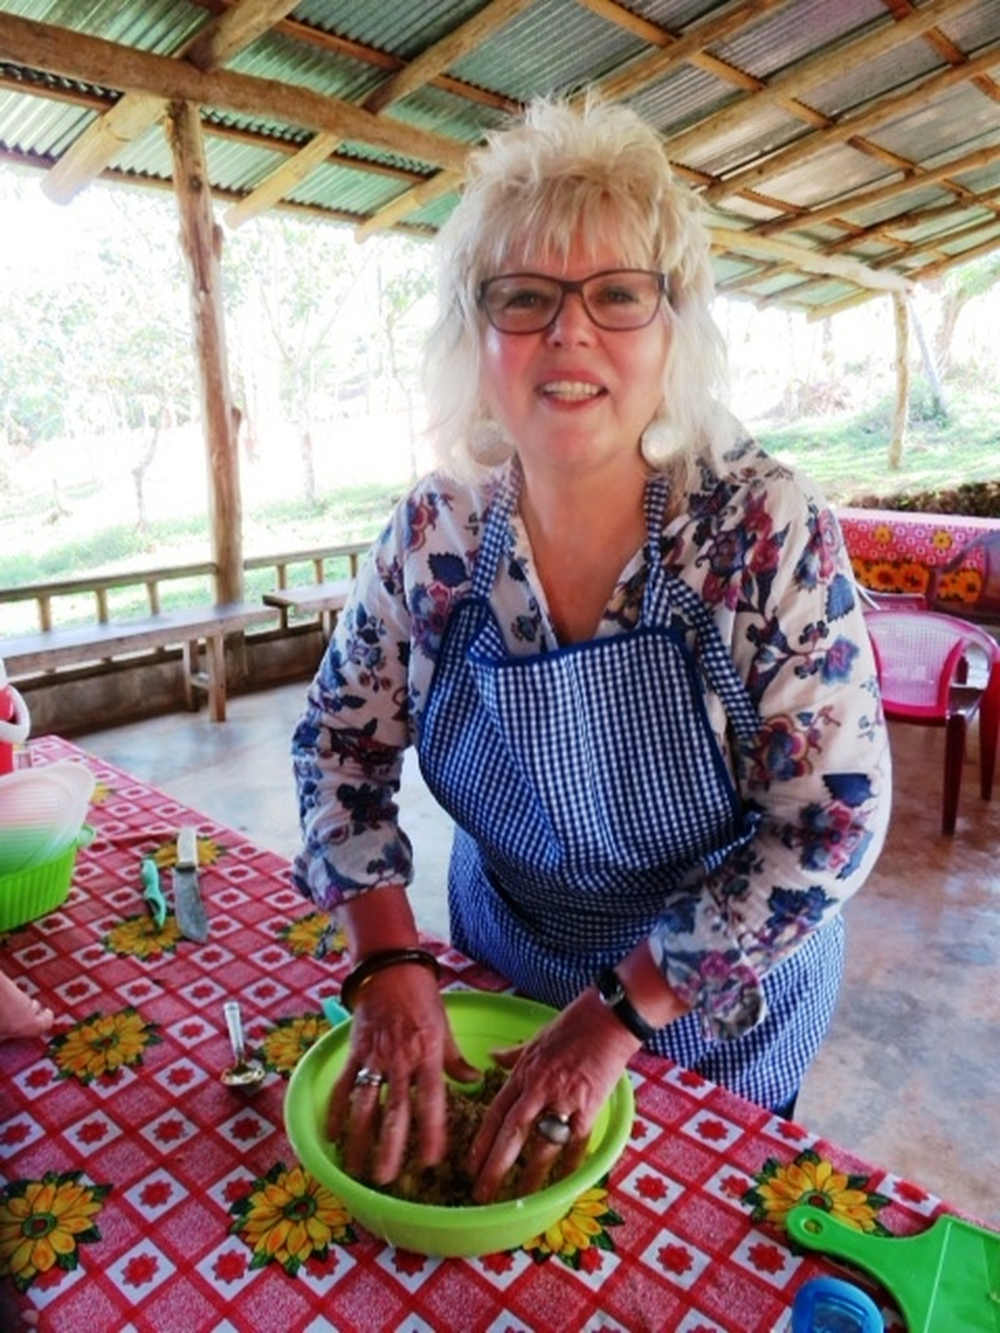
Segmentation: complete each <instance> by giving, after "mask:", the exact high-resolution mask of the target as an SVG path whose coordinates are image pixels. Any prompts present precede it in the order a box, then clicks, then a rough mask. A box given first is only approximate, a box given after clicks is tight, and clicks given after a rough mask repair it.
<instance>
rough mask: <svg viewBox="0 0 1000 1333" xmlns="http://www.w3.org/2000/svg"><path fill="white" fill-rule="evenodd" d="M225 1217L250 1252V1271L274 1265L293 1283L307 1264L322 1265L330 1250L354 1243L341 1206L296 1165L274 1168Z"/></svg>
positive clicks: (330, 1193) (233, 1231) (277, 1164)
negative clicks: (231, 1219) (313, 1261)
mask: <svg viewBox="0 0 1000 1333" xmlns="http://www.w3.org/2000/svg"><path fill="white" fill-rule="evenodd" d="M229 1211H230V1212H231V1213H232V1214H233V1216H234V1218H235V1221H234V1222H233V1223H232V1224H231V1226H230V1228H229V1230H230V1231H231V1232H232V1233H233V1234H234V1235H237V1236H239V1237H240V1238H241V1239H242V1240H243V1241H244V1242H245V1244H247V1245H248V1246H249V1247H250V1249H251V1251H252V1252H253V1259H252V1260H251V1262H250V1267H251V1268H263V1267H264V1265H265V1264H269V1263H271V1262H272V1261H273V1262H275V1263H278V1264H280V1265H281V1266H282V1268H283V1269H284V1270H285V1272H286V1273H288V1274H290V1276H292V1277H294V1276H295V1274H296V1273H297V1272H298V1271H299V1269H300V1268H301V1267H302V1265H303V1264H304V1263H306V1262H307V1261H308V1260H310V1259H319V1260H323V1259H325V1258H326V1256H327V1253H328V1251H329V1248H330V1246H331V1245H350V1244H352V1243H353V1242H354V1241H355V1240H356V1239H357V1236H356V1235H355V1233H354V1228H353V1227H352V1226H351V1219H350V1216H349V1214H348V1212H347V1209H346V1208H345V1207H344V1205H343V1204H342V1203H341V1202H340V1200H339V1199H338V1198H337V1196H336V1195H335V1194H333V1193H332V1192H331V1191H330V1190H328V1189H327V1188H326V1186H325V1185H321V1184H320V1183H319V1181H318V1180H316V1178H315V1177H314V1176H311V1175H310V1174H309V1172H308V1171H306V1170H304V1169H303V1168H302V1167H301V1166H299V1165H298V1163H296V1164H295V1165H294V1166H293V1167H291V1168H289V1169H288V1170H286V1169H285V1164H284V1162H275V1164H274V1166H272V1167H271V1169H270V1171H268V1173H267V1175H266V1176H262V1177H261V1178H259V1179H257V1180H254V1181H253V1183H252V1184H251V1186H250V1190H249V1192H248V1193H247V1194H245V1195H243V1197H242V1198H240V1199H237V1200H236V1201H235V1203H233V1204H231V1205H230V1209H229Z"/></svg>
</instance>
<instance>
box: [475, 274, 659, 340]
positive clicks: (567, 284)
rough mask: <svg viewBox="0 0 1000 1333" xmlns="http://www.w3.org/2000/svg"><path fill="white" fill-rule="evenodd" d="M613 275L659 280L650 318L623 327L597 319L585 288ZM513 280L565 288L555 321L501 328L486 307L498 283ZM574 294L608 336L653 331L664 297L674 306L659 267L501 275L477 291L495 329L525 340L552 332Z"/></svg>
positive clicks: (481, 304)
mask: <svg viewBox="0 0 1000 1333" xmlns="http://www.w3.org/2000/svg"><path fill="white" fill-rule="evenodd" d="M612 273H642V274H645V276H646V277H648V278H656V280H657V287H658V289H659V294H658V297H657V301H656V304H655V305H654V306H653V309H652V312H651V313H650V316H649V319H644V320H643V322H642V323H641V324H626V325H619V324H603V323H602V322H601V321H600V320H599V319H597V318H596V317H595V315H594V312H593V311H592V310H591V308H590V306H589V305H588V303H587V298H586V297H585V296H584V294H583V289H584V287H586V286H587V285H588V283H591V282H593V281H594V279H595V278H607V277H610V275H611V274H612ZM510 278H540V279H541V281H542V282H554V283H557V284H558V285H559V287H561V288H562V293H561V295H560V297H559V304H558V305H557V306H556V308H555V310H554V311H553V313H552V318H551V319H549V320H548V321H547V322H546V323H544V324H542V325H541V327H540V328H537V329H504V328H501V327H500V325H499V324H497V323H496V321H495V320H494V319H493V317H492V315H491V314H490V309H489V306H488V305H487V304H486V292H487V290H488V289H489V288H490V287H491V286H492V284H493V283H494V282H503V281H504V280H509V279H510ZM570 292H577V293H578V294H579V297H580V301H581V302H582V304H583V308H584V310H585V311H586V312H587V318H588V319H589V320H590V321H591V323H592V324H595V325H596V326H597V327H598V328H599V329H604V331H605V332H606V333H634V332H635V331H636V329H646V328H649V326H650V324H652V322H653V320H654V319H655V318H656V313H657V311H658V310H659V309H660V303H661V301H662V300H663V298H664V296H666V298H667V304H668V305H669V304H670V294H669V290H668V286H667V275H666V274H665V273H663V272H661V271H660V270H659V269H655V268H602V269H598V271H597V272H596V273H588V275H587V276H586V277H585V278H556V277H553V276H552V274H551V273H531V272H523V273H522V272H516V273H497V274H495V275H494V276H493V277H492V278H484V279H483V280H482V282H481V283H480V284H479V287H478V288H477V289H476V304H477V305H478V306H479V307H480V309H481V310H482V311H483V313H484V314H485V316H486V318H487V320H488V321H489V322H490V324H492V326H493V328H495V329H496V331H497V332H498V333H505V334H507V335H508V336H509V337H511V338H522V337H524V336H525V335H527V334H530V333H545V332H546V331H547V330H548V329H551V327H552V325H553V324H554V323H555V322H556V320H557V319H558V318H559V316H560V315H561V314H562V308H563V306H564V305H565V304H566V297H567V296H568V295H569V293H570Z"/></svg>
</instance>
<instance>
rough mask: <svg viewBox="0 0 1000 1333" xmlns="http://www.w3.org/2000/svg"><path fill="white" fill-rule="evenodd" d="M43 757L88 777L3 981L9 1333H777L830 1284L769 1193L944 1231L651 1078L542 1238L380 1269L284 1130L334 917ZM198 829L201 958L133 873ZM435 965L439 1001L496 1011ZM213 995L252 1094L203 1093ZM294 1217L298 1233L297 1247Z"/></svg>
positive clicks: (2, 1156)
mask: <svg viewBox="0 0 1000 1333" xmlns="http://www.w3.org/2000/svg"><path fill="white" fill-rule="evenodd" d="M31 757H32V761H33V763H35V764H42V763H48V762H51V761H53V760H56V759H62V758H66V757H73V758H77V759H79V760H80V761H81V762H83V763H85V764H87V765H88V766H89V767H90V768H91V769H92V770H93V772H94V774H95V775H96V777H97V788H96V791H95V795H94V801H93V805H92V808H91V812H90V815H89V817H88V818H89V822H90V823H91V824H92V825H93V827H94V828H95V830H96V837H95V840H94V841H93V843H92V844H91V845H90V846H89V847H87V848H85V849H83V850H82V851H81V852H80V854H79V859H78V862H77V868H76V873H75V876H74V881H73V887H72V890H71V892H70V895H69V897H68V899H67V901H66V903H65V904H64V905H63V906H62V907H61V908H60V909H59V910H58V911H55V912H53V913H52V914H51V915H50V916H48V917H45V918H44V919H42V920H39V921H36V922H33V923H31V924H30V925H27V926H25V927H22V928H21V929H19V930H16V931H13V932H11V933H10V934H8V935H7V936H6V937H4V938H3V940H2V941H0V959H2V964H3V966H4V967H5V968H6V969H7V970H8V972H9V973H10V975H12V976H13V977H14V978H15V979H16V980H18V981H19V983H20V984H21V985H23V986H25V987H26V988H27V989H29V990H30V991H32V992H34V993H36V994H37V995H38V996H39V997H40V998H41V999H43V1000H44V1001H45V1002H46V1003H47V1004H50V1005H52V1006H53V1007H54V1008H55V1010H56V1012H57V1014H58V1015H59V1020H58V1022H57V1027H56V1030H55V1033H54V1034H53V1035H52V1037H51V1038H50V1039H49V1040H48V1041H47V1042H45V1041H42V1040H36V1041H12V1042H6V1043H3V1044H0V1168H2V1170H3V1177H2V1179H0V1183H2V1186H3V1188H2V1189H0V1272H3V1271H5V1272H6V1278H5V1279H3V1280H0V1327H2V1328H4V1329H8V1328H11V1329H14V1328H20V1327H25V1328H27V1327H31V1328H42V1329H44V1330H46V1333H81V1330H87V1331H88V1333H105V1330H112V1329H115V1330H118V1329H129V1330H136V1333H163V1330H183V1333H202V1331H204V1333H208V1331H209V1330H212V1331H213V1333H222V1330H234V1329H235V1330H252V1333H300V1331H304V1330H310V1331H313V1330H319V1329H324V1330H335V1331H336V1330H339V1331H340V1333H354V1331H355V1330H357V1331H358V1333H362V1331H365V1333H367V1331H368V1330H372V1329H394V1330H401V1331H402V1330H406V1333H417V1330H427V1329H441V1330H448V1331H449V1333H454V1331H455V1330H462V1333H466V1331H471V1330H493V1329H504V1330H506V1329H511V1330H537V1331H538V1333H555V1331H556V1330H567V1329H571V1330H583V1329H586V1330H597V1329H610V1330H633V1329H657V1330H681V1331H682V1333H694V1331H695V1330H699V1333H711V1331H712V1330H714V1331H715V1333H720V1331H724V1333H755V1331H756V1333H765V1331H766V1333H772V1331H773V1330H776V1329H783V1328H786V1327H787V1323H788V1313H789V1309H790V1306H791V1302H792V1299H793V1297H794V1294H795V1292H796V1290H797V1289H798V1287H799V1286H800V1285H801V1284H802V1283H803V1282H804V1281H806V1280H807V1279H808V1278H810V1277H814V1276H816V1275H818V1274H821V1273H824V1272H832V1271H836V1270H835V1269H834V1268H833V1266H832V1265H830V1264H828V1263H827V1262H826V1261H824V1260H822V1259H820V1258H818V1257H815V1256H804V1255H802V1254H797V1253H793V1251H792V1250H791V1249H790V1248H789V1246H788V1244H787V1243H786V1241H785V1238H784V1232H783V1227H782V1225H781V1210H780V1208H778V1207H777V1206H776V1201H777V1199H778V1198H779V1192H780V1190H781V1189H784V1190H785V1194H784V1199H785V1202H786V1203H787V1202H788V1201H789V1196H790V1195H791V1196H796V1195H800V1194H801V1195H809V1196H810V1197H813V1198H820V1197H821V1198H825V1199H826V1200H827V1202H828V1205H829V1206H830V1207H831V1208H832V1209H833V1210H834V1211H839V1210H841V1209H842V1208H843V1207H844V1206H845V1205H846V1203H847V1200H848V1196H847V1191H848V1190H851V1191H858V1192H859V1193H858V1194H855V1195H854V1199H853V1206H854V1209H855V1215H856V1216H860V1217H861V1218H862V1219H863V1221H864V1224H865V1226H866V1227H869V1228H871V1229H873V1230H874V1229H879V1228H885V1229H886V1230H887V1231H888V1232H891V1233H896V1234H900V1235H904V1234H910V1233H915V1232H918V1231H921V1230H923V1229H925V1228H926V1227H928V1226H929V1225H930V1223H931V1221H932V1219H933V1218H934V1217H935V1216H936V1215H937V1214H938V1213H939V1212H941V1211H942V1209H943V1205H942V1204H941V1202H940V1201H939V1200H938V1199H937V1198H935V1197H933V1196H932V1195H931V1194H929V1193H928V1192H927V1191H925V1190H923V1189H921V1188H920V1187H919V1185H916V1184H914V1183H911V1182H909V1181H906V1180H902V1179H900V1178H899V1177H897V1176H894V1175H892V1174H890V1173H888V1172H886V1171H884V1170H881V1169H878V1168H876V1167H873V1166H871V1165H870V1164H868V1163H865V1162H862V1161H859V1160H858V1159H857V1158H856V1157H855V1156H854V1155H853V1154H852V1153H851V1152H850V1151H849V1150H846V1149H844V1148H840V1147H838V1146H836V1145H834V1144H832V1143H828V1142H825V1141H823V1140H821V1139H819V1138H817V1137H816V1136H815V1135H814V1134H812V1133H810V1132H809V1130H808V1129H807V1128H805V1127H803V1126H800V1125H795V1124H791V1123H789V1122H787V1121H784V1120H781V1119H779V1118H777V1117H775V1116H773V1115H771V1114H770V1113H769V1112H767V1111H764V1110H761V1109H760V1108H759V1107H756V1106H754V1105H752V1104H751V1103H749V1102H746V1101H744V1100H742V1099H741V1098H739V1097H736V1096H733V1095H732V1094H730V1093H728V1092H726V1091H724V1090H723V1089H721V1088H719V1087H717V1086H715V1085H713V1084H711V1083H708V1082H706V1081H705V1080H704V1079H702V1078H699V1077H698V1076H697V1075H695V1074H693V1073H691V1072H689V1071H687V1070H685V1069H683V1068H681V1067H678V1066H674V1065H671V1064H670V1062H669V1061H665V1060H658V1059H654V1058H652V1057H649V1056H646V1055H640V1056H638V1057H637V1058H636V1059H635V1060H634V1061H633V1063H632V1065H631V1066H630V1075H631V1078H632V1081H633V1084H634V1087H635V1094H636V1105H637V1116H636V1120H635V1123H634V1126H633V1129H632V1135H631V1140H630V1143H629V1144H628V1146H627V1147H626V1150H625V1152H624V1154H623V1156H622V1157H621V1159H620V1160H619V1162H618V1163H617V1165H616V1166H615V1168H614V1169H613V1171H612V1173H611V1176H610V1179H609V1180H605V1181H603V1182H601V1183H600V1185H599V1186H598V1187H596V1188H595V1189H593V1190H592V1191H590V1192H589V1193H588V1194H587V1195H585V1196H584V1197H583V1198H582V1199H581V1200H579V1201H578V1202H577V1204H576V1205H574V1210H572V1211H571V1213H570V1215H569V1216H568V1218H567V1219H565V1220H564V1222H563V1223H561V1224H559V1225H558V1226H557V1227H556V1228H554V1229H553V1231H552V1232H551V1233H548V1234H547V1235H546V1236H545V1237H538V1238H535V1240H533V1241H532V1242H530V1243H529V1244H528V1245H526V1246H525V1247H523V1248H521V1249H518V1250H515V1251H510V1252H505V1253H500V1254H493V1255H485V1256H483V1257H481V1258H478V1259H470V1260H457V1259H455V1260H437V1259H429V1258H426V1257H424V1256H421V1255H417V1254H411V1253H408V1252H404V1251H399V1250H395V1249H393V1248H392V1247H391V1246H387V1245H385V1244H383V1243H381V1242H380V1241H378V1240H376V1239H375V1238H373V1237H372V1236H370V1235H369V1234H367V1233H366V1232H364V1231H363V1229H362V1228H361V1227H359V1226H357V1225H356V1224H353V1223H352V1222H351V1219H350V1218H349V1217H348V1215H347V1213H346V1211H345V1210H344V1209H343V1207H342V1206H341V1205H340V1204H339V1201H338V1200H336V1199H334V1198H333V1196H332V1195H330V1194H328V1193H327V1192H325V1191H322V1190H318V1189H317V1186H316V1183H315V1182H314V1181H312V1180H311V1179H310V1178H309V1177H307V1176H305V1175H304V1173H303V1172H302V1171H301V1168H299V1167H298V1165H297V1163H296V1161H295V1159H294V1156H293V1154H292V1150H291V1147H290V1145H289V1142H288V1140H287V1138H286V1137H285V1134H284V1130H283V1127H282V1102H283V1096H284V1091H285V1086H286V1080H287V1077H288V1074H289V1072H290V1070H291V1068H292V1067H293V1065H294V1063H295V1061H296V1060H297V1059H298V1057H299V1056H300V1054H301V1053H302V1051H303V1050H305V1049H307V1048H308V1046H309V1045H310V1044H311V1042H312V1041H313V1040H314V1039H315V1038H316V1036H317V1035H318V1034H320V1033H321V1032H323V1031H324V1030H325V1028H326V1023H325V1020H324V1019H323V1018H322V1015H321V1013H320V1000H321V998H322V997H323V996H324V995H328V994H331V993H334V992H335V991H336V988H337V983H338V979H339V978H340V977H342V976H343V975H344V973H345V972H346V970H347V968H348V966H349V964H348V961H347V959H346V957H345V955H344V953H343V939H342V937H341V936H340V935H339V934H337V933H335V932H331V931H330V930H329V927H330V921H329V918H328V917H327V916H326V915H325V914H323V913H319V912H316V911H314V910H313V909H312V908H311V906H310V905H309V904H308V903H305V902H304V901H303V900H302V899H301V898H300V897H299V895H298V894H297V893H296V892H295V891H294V890H293V888H292V887H291V884H290V882H289V877H288V866H287V864H286V863H285V862H284V861H282V860H281V859H280V858H279V857H277V856H275V855H273V854H271V853H270V852H265V851H262V850H261V849H260V848H258V847H255V846H254V845H253V844H252V843H249V842H247V840H246V839H245V838H244V837H242V836H241V835H239V834H238V833H234V832H232V831H231V830H229V829H227V828H224V827H221V826H220V825H218V824H216V823H214V822H213V821H212V820H210V819H206V818H204V817H202V816H200V815H199V814H198V812H197V811H192V810H188V809H186V808H184V807H183V806H180V805H178V804H177V802H175V801H174V800H172V799H171V798H170V797H168V796H166V795H165V794H164V793H162V792H160V791H158V790H157V789H156V788H155V787H151V786H149V785H148V784H146V783H144V782H140V781H137V780H136V779H135V778H133V777H130V776H129V775H128V774H127V773H124V772H121V771H120V770H118V769H116V768H113V767H111V766H110V765H108V764H106V763H104V762H103V761H100V760H98V759H96V758H93V757H90V756H88V755H87V754H86V753H85V752H84V751H82V750H79V749H77V748H76V747H74V746H72V745H70V744H68V743H66V742H64V741H61V740H59V739H57V738H54V737H45V738H41V739H40V740H36V741H33V742H32V744H31ZM188 822H192V823H194V824H195V825H196V826H197V830H198V837H199V852H200V860H201V862H202V866H203V869H202V872H201V879H202V892H203V895H204V897H205V901H206V905H207V908H208V912H209V916H210V919H211V935H210V938H209V940H208V941H207V942H206V943H205V944H202V945H199V944H193V943H191V942H189V941H187V940H183V939H180V938H179V937H178V934H177V928H176V923H175V921H174V918H173V917H172V916H169V915H168V917H167V920H166V922H165V925H164V927H163V929H162V930H156V928H155V927H154V926H153V925H152V923H151V921H150V919H149V917H148V915H147V913H146V911H145V908H144V904H143V902H142V899H141V896H140V895H141V888H142V886H141V882H140V877H139V863H140V860H141V858H142V857H143V856H147V855H151V856H155V857H156V859H157V861H158V862H159V863H160V865H161V867H163V868H164V869H166V868H167V867H169V865H170V864H171V861H172V857H173V853H174V839H175V835H176V830H177V827H178V825H180V824H183V823H188ZM165 888H166V889H168V888H169V876H167V877H166V879H165ZM427 943H428V945H429V947H431V948H432V949H433V950H434V952H435V953H436V954H437V956H438V958H439V959H440V962H441V965H442V970H443V977H444V982H443V984H444V985H446V986H448V987H479V988H484V989H488V990H494V991H495V990H500V989H505V983H504V982H503V980H502V979H501V978H500V977H498V976H496V975H495V974H493V973H491V972H489V971H487V970H486V969H484V968H482V967H480V966H479V965H478V964H475V963H473V962H471V961H470V960H469V959H468V958H466V957H464V956H463V955H462V954H460V953H458V952H457V951H456V950H454V949H451V948H449V947H448V946H447V945H446V944H443V943H440V942H437V941H427ZM324 950H325V953H326V956H321V955H322V954H323V953H324ZM229 998H236V999H238V1000H239V1002H240V1004H241V1006H242V1008H243V1014H244V1018H245V1021H246V1026H247V1030H248V1036H249V1040H250V1043H251V1044H252V1045H253V1046H255V1047H257V1049H258V1051H259V1052H261V1053H262V1056H263V1058H264V1059H265V1061H266V1063H267V1065H268V1068H269V1070H270V1074H269V1077H268V1079H267V1081H266V1083H265V1084H264V1086H263V1087H262V1089H261V1090H260V1091H259V1092H258V1093H257V1094H256V1095H255V1096H253V1097H250V1098H248V1097H247V1096H245V1095H243V1094H239V1093H236V1092H233V1091H232V1090H229V1089H227V1088H225V1087H224V1086H223V1085H222V1084H221V1083H220V1082H219V1078H218V1075H219V1072H220V1070H221V1069H223V1068H224V1067H225V1065H226V1064H227V1063H228V1061H229V1048H228V1042H227V1039H226V1035H225V1026H224V1023H223V1017H222V1005H223V1002H224V1001H225V1000H226V999H229ZM859 1199H860V1200H862V1202H860V1203H859ZM307 1213H308V1214H310V1215H311V1217H312V1218H313V1220H314V1225H313V1229H312V1230H311V1232H308V1233H307V1232H306V1231H305V1230H304V1229H303V1228H301V1227H298V1228H296V1225H295V1218H296V1217H297V1216H299V1215H305V1214H307ZM49 1238H51V1239H49ZM881 1299H882V1300H883V1301H885V1299H886V1298H885V1296H884V1294H883V1295H882V1296H881ZM885 1309H886V1315H887V1326H888V1327H889V1328H890V1329H893V1328H894V1329H900V1328H901V1327H902V1325H901V1323H900V1321H899V1320H898V1317H897V1316H896V1315H895V1314H894V1313H893V1311H892V1309H891V1307H890V1306H888V1304H886V1305H885Z"/></svg>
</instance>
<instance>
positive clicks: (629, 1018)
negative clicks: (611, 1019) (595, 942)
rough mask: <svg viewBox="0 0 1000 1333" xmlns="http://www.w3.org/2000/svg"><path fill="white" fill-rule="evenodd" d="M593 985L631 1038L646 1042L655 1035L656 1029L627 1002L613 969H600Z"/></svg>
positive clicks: (623, 988) (622, 987) (625, 994)
mask: <svg viewBox="0 0 1000 1333" xmlns="http://www.w3.org/2000/svg"><path fill="white" fill-rule="evenodd" d="M594 985H595V986H596V987H597V993H598V995H599V996H600V997H601V999H602V1000H603V1001H604V1003H605V1004H606V1005H607V1006H608V1008H609V1009H610V1010H611V1011H612V1012H613V1013H614V1015H615V1017H616V1018H617V1019H618V1020H619V1022H620V1023H622V1024H624V1026H625V1027H627V1028H628V1030H629V1032H631V1034H632V1036H633V1037H636V1038H638V1040H639V1041H642V1042H647V1041H649V1040H650V1039H651V1038H652V1037H654V1036H655V1035H656V1028H654V1027H653V1026H652V1024H650V1023H647V1022H646V1020H645V1019H644V1018H643V1016H642V1014H640V1013H639V1011H638V1010H637V1009H636V1008H635V1007H634V1006H633V1004H632V1002H631V1001H630V1000H629V998H628V993H627V992H626V990H625V987H624V986H623V985H622V983H621V978H620V977H619V975H618V973H617V972H616V971H615V969H614V968H613V967H603V968H601V970H600V972H598V974H597V976H596V977H595V978H594Z"/></svg>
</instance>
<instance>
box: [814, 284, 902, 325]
mask: <svg viewBox="0 0 1000 1333" xmlns="http://www.w3.org/2000/svg"><path fill="white" fill-rule="evenodd" d="M884 295H885V292H873V291H870V290H865V291H860V292H852V293H851V295H850V296H842V297H841V298H840V300H839V301H827V302H826V303H825V304H824V305H814V306H812V307H811V308H810V309H809V312H808V314H807V315H806V318H807V319H808V320H809V322H810V324H813V323H815V321H816V320H817V319H827V318H828V317H829V316H830V315H839V314H840V312H841V311H842V310H852V309H853V308H854V307H855V306H858V305H864V304H865V302H866V301H871V300H873V299H874V298H875V297H877V296H884Z"/></svg>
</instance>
